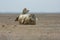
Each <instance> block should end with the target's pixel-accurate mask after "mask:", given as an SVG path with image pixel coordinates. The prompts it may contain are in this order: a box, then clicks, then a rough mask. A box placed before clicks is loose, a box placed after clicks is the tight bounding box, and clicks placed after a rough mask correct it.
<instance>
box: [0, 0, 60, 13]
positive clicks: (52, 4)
mask: <svg viewBox="0 0 60 40" xmlns="http://www.w3.org/2000/svg"><path fill="white" fill-rule="evenodd" d="M23 8H27V9H29V10H30V12H37V13H42V12H43V13H60V0H0V13H20V12H22V10H23Z"/></svg>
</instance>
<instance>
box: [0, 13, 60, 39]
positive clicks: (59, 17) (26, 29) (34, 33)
mask: <svg viewBox="0 0 60 40" xmlns="http://www.w3.org/2000/svg"><path fill="white" fill-rule="evenodd" d="M18 15H19V14H0V40H60V14H57V13H56V14H36V17H37V18H38V20H37V21H36V25H21V24H19V23H18V22H15V21H14V20H15V18H16V17H17V16H18Z"/></svg>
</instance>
